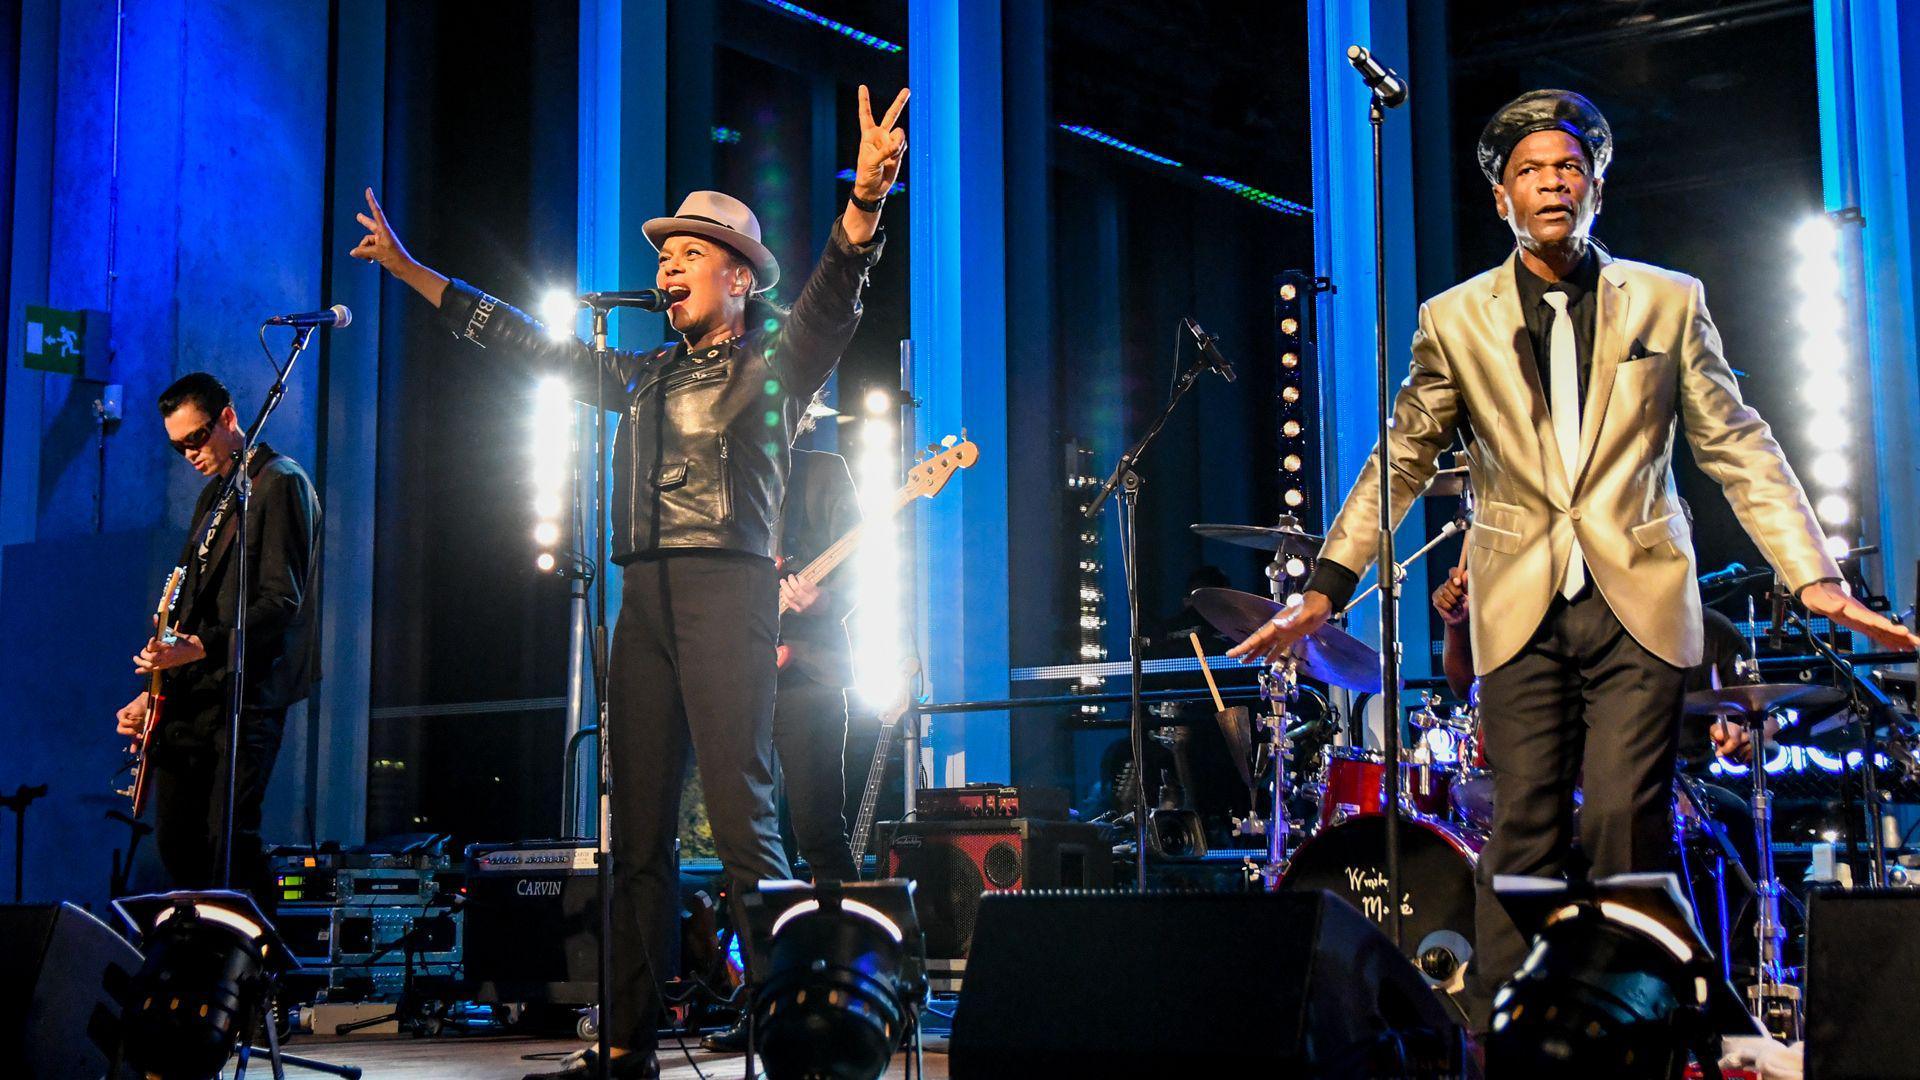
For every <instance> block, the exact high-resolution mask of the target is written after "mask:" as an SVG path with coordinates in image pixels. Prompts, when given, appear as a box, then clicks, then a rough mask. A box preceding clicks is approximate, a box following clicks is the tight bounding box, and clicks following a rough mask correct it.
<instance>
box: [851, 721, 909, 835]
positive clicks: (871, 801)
mask: <svg viewBox="0 0 1920 1080" xmlns="http://www.w3.org/2000/svg"><path fill="white" fill-rule="evenodd" d="M898 726H899V725H898V723H893V724H882V725H880V739H879V741H878V742H876V743H874V744H873V764H871V765H869V766H867V786H866V788H865V790H863V791H861V792H860V813H859V814H858V815H857V816H856V817H855V818H854V822H853V838H852V843H851V847H852V848H853V865H854V866H855V867H856V868H858V867H859V865H860V862H861V860H863V859H865V858H866V857H867V843H868V841H869V840H871V839H872V837H873V808H874V806H875V804H877V803H878V802H879V801H880V781H881V780H882V779H883V778H884V777H885V776H886V773H887V751H888V750H890V749H892V747H893V729H894V728H896V727H898Z"/></svg>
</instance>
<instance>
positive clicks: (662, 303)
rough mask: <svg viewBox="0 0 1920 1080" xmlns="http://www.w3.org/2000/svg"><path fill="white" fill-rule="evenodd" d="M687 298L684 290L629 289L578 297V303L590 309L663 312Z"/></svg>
mask: <svg viewBox="0 0 1920 1080" xmlns="http://www.w3.org/2000/svg"><path fill="white" fill-rule="evenodd" d="M686 297H687V291H686V290H685V289H629V290H626V291H624V292H594V293H587V294H585V295H584V296H582V297H580V303H581V304H583V305H585V306H586V307H590V308H597V309H601V310H605V309H607V308H617V307H631V308H639V309H640V310H642V311H665V310H667V309H668V308H669V307H672V306H673V304H674V302H675V301H676V300H684V299H686Z"/></svg>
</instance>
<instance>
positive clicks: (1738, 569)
mask: <svg viewBox="0 0 1920 1080" xmlns="http://www.w3.org/2000/svg"><path fill="white" fill-rule="evenodd" d="M1746 573H1747V567H1746V564H1744V563H1737V562H1730V563H1728V564H1727V565H1725V566H1723V567H1721V568H1720V569H1718V570H1715V571H1713V572H1712V573H1710V574H1701V575H1700V587H1701V588H1703V589H1710V588H1712V587H1714V586H1715V585H1724V584H1727V583H1728V582H1732V581H1738V580H1739V579H1740V578H1742V577H1744V576H1745V575H1746Z"/></svg>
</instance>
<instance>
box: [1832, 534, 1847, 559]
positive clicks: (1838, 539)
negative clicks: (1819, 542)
mask: <svg viewBox="0 0 1920 1080" xmlns="http://www.w3.org/2000/svg"><path fill="white" fill-rule="evenodd" d="M1850 546H1851V545H1849V544H1848V543H1847V538H1846V537H1844V536H1841V535H1840V534H1839V533H1833V534H1831V535H1829V536H1828V537H1827V554H1828V555H1831V556H1833V557H1834V558H1836V559H1844V558H1846V557H1847V550H1848V548H1849V547H1850Z"/></svg>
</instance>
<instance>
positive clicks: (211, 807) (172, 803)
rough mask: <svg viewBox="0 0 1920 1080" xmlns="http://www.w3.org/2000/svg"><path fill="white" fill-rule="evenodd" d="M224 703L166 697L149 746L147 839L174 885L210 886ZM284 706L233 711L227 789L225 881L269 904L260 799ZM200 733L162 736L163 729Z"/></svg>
mask: <svg viewBox="0 0 1920 1080" xmlns="http://www.w3.org/2000/svg"><path fill="white" fill-rule="evenodd" d="M228 716H229V714H228V713H227V711H226V709H225V707H224V703H220V702H200V701H194V700H188V699H182V698H174V699H170V700H169V701H168V702H167V703H166V706H165V711H164V712H163V713H162V715H161V730H160V731H159V733H158V735H159V738H158V740H157V742H156V745H155V746H154V752H153V760H152V768H153V839H154V846H155V847H156V848H157V849H158V850H159V853H160V864H161V865H162V866H163V867H165V868H166V871H167V877H168V879H169V880H170V881H171V882H172V887H173V888H176V889H217V888H219V887H220V872H221V870H222V865H221V864H222V862H223V858H222V852H221V848H220V844H221V834H222V832H223V831H224V829H225V826H226V821H225V819H226V806H227V804H226V798H227V729H226V723H227V718H228ZM286 719H287V710H285V709H248V710H245V711H243V712H242V713H241V714H240V767H239V771H238V772H237V773H236V775H237V776H238V778H239V783H238V784H236V785H235V791H234V815H233V879H232V885H233V887H234V888H236V889H241V890H244V891H246V892H249V893H252V894H253V898H254V900H255V901H256V902H258V903H259V905H260V906H261V908H262V909H264V910H265V911H266V912H267V913H268V914H272V913H273V910H274V898H275V894H274V889H273V879H272V875H271V874H269V873H268V872H267V856H266V852H265V850H264V849H263V848H262V846H261V843H260V804H261V801H262V800H263V799H265V797H266V794H267V781H268V780H269V779H270V778H271V777H272V776H273V765H274V760H275V759H276V758H278V757H279V755H280V736H281V734H282V732H283V731H284V729H285V727H286ZM176 728H177V730H178V732H180V733H182V734H184V733H187V732H193V733H196V735H198V736H199V737H193V738H173V739H169V738H167V736H168V734H169V732H170V730H173V729H176Z"/></svg>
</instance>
